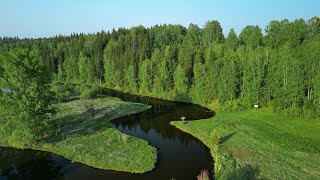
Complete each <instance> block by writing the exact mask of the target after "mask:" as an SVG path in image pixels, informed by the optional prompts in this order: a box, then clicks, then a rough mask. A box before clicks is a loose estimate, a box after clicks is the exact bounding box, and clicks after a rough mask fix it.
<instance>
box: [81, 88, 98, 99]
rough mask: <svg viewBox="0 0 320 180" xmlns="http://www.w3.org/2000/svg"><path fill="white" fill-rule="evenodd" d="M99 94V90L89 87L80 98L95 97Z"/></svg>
mask: <svg viewBox="0 0 320 180" xmlns="http://www.w3.org/2000/svg"><path fill="white" fill-rule="evenodd" d="M97 95H98V93H97V91H94V90H93V89H87V90H85V91H84V92H83V93H81V95H80V99H93V98H96V97H97Z"/></svg>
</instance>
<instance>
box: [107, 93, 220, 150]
mask: <svg viewBox="0 0 320 180" xmlns="http://www.w3.org/2000/svg"><path fill="white" fill-rule="evenodd" d="M106 94H107V95H112V96H116V97H119V98H121V99H122V100H124V101H131V102H137V103H145V104H149V105H152V108H151V109H150V110H148V111H146V112H143V113H140V114H137V115H132V116H129V117H123V118H120V119H117V120H115V121H113V122H112V124H113V125H114V126H115V127H116V128H117V129H119V130H120V131H122V132H125V133H128V134H130V135H134V136H136V137H141V136H142V135H141V134H140V132H139V131H142V132H143V133H145V134H148V133H150V131H151V130H154V131H155V132H156V133H157V134H158V135H159V136H160V137H162V138H163V139H165V140H179V141H181V142H182V143H183V144H188V143H189V142H190V141H192V142H194V141H196V140H195V138H193V137H192V136H191V135H189V134H187V133H184V132H182V131H181V130H179V129H177V128H175V127H173V126H171V125H170V121H175V120H180V118H181V117H182V116H184V117H186V118H187V120H197V119H205V118H208V117H212V116H213V115H214V112H211V111H210V110H209V109H207V108H204V107H201V106H199V105H194V104H190V103H180V102H174V101H167V100H162V99H157V98H151V97H144V96H136V95H131V94H126V93H122V92H118V91H113V90H106ZM141 138H143V137H141Z"/></svg>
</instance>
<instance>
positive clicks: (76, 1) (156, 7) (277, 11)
mask: <svg viewBox="0 0 320 180" xmlns="http://www.w3.org/2000/svg"><path fill="white" fill-rule="evenodd" d="M0 9H1V10H0V37H4V36H7V37H13V36H18V37H20V38H38V37H51V36H54V35H58V34H62V35H69V34H71V33H73V32H76V33H94V32H98V31H101V30H104V31H109V30H112V29H113V28H115V29H116V28H119V27H126V28H130V27H132V26H138V25H143V26H145V27H150V26H154V25H156V24H181V25H184V26H188V25H189V24H190V23H194V24H197V25H198V26H199V27H203V26H204V24H205V22H206V21H208V20H218V21H219V22H220V24H221V26H222V28H223V31H224V33H225V34H227V33H228V31H229V30H230V29H231V28H234V29H235V30H236V32H237V33H238V34H239V33H240V32H241V30H242V29H243V28H244V27H245V26H247V25H259V26H260V28H261V29H263V30H264V29H265V27H266V25H267V24H268V23H269V22H270V21H271V20H282V19H289V20H294V19H297V18H303V19H305V20H308V19H310V18H311V17H313V16H320V1H319V0H219V1H218V0H1V1H0Z"/></svg>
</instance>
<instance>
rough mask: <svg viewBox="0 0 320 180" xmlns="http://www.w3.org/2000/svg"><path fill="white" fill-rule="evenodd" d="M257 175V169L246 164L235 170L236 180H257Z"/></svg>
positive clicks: (258, 171)
mask: <svg viewBox="0 0 320 180" xmlns="http://www.w3.org/2000/svg"><path fill="white" fill-rule="evenodd" d="M259 173H260V170H259V168H255V167H253V166H251V165H249V164H246V165H244V166H243V167H241V168H240V169H238V170H237V175H236V179H248V180H249V179H250V180H251V179H258V175H259Z"/></svg>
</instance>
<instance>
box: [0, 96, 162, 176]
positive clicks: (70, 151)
mask: <svg viewBox="0 0 320 180" xmlns="http://www.w3.org/2000/svg"><path fill="white" fill-rule="evenodd" d="M55 106H56V108H57V109H58V113H57V114H56V115H55V116H54V117H53V118H52V119H51V120H50V121H49V122H48V125H47V129H46V130H45V131H44V133H43V138H42V140H41V141H40V142H39V143H37V144H35V145H32V149H36V150H42V151H48V152H52V153H54V154H57V155H61V156H63V157H65V158H67V159H69V160H71V161H75V162H80V163H83V164H86V165H89V166H92V167H95V168H100V169H107V170H117V171H124V172H132V173H144V172H147V171H150V170H152V169H153V168H154V166H155V163H156V160H157V153H156V149H155V148H154V147H152V146H150V145H148V143H147V141H145V140H142V139H138V138H135V137H132V136H129V135H126V134H123V133H121V132H120V131H118V130H117V129H114V128H112V127H111V126H110V125H109V123H110V121H111V120H114V119H116V118H119V117H123V116H127V115H130V114H134V113H138V112H142V111H145V110H147V109H148V108H150V106H148V105H143V104H138V103H129V102H123V101H121V100H120V99H118V98H113V97H103V98H97V99H93V100H76V101H71V102H67V103H60V104H56V105H55ZM0 144H1V145H2V146H11V145H10V142H8V141H6V140H4V139H2V140H0ZM11 147H12V146H11ZM16 148H19V147H16Z"/></svg>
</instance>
